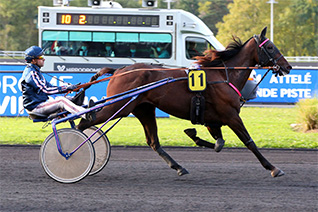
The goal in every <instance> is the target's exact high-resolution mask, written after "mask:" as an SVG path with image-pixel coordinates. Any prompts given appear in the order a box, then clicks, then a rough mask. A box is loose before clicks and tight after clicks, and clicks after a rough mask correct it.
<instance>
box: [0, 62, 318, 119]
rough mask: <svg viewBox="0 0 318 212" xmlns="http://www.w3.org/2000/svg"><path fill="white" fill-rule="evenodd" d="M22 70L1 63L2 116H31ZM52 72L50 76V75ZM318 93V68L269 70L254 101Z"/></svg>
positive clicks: (65, 76)
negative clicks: (26, 108)
mask: <svg viewBox="0 0 318 212" xmlns="http://www.w3.org/2000/svg"><path fill="white" fill-rule="evenodd" d="M15 68H18V69H19V70H15V71H11V70H8V67H5V69H6V70H5V71H2V70H4V69H3V67H2V68H1V65H0V116H17V115H18V114H19V112H20V111H21V113H20V115H22V116H27V113H26V112H25V111H24V110H23V104H22V96H21V88H20V86H19V82H20V79H21V76H22V70H23V69H24V66H19V67H15ZM265 72H266V70H261V69H258V70H257V79H258V80H260V79H261V78H262V76H263V75H264V74H265ZM47 74H49V75H50V76H49V75H47ZM47 74H46V73H44V76H45V78H46V79H47V80H48V81H50V83H52V84H53V85H59V86H62V85H64V83H72V84H77V83H79V82H81V83H85V82H88V81H89V80H90V78H91V77H92V76H93V75H94V73H92V72H80V73H69V72H51V73H47ZM106 87H107V82H102V83H98V84H95V85H93V86H92V87H91V88H89V89H88V90H87V91H86V98H85V102H84V103H85V104H86V103H87V102H88V99H89V98H92V99H93V100H94V101H97V100H100V99H102V98H103V97H104V96H106ZM315 96H318V69H293V70H292V71H291V73H290V74H288V75H286V76H283V77H275V75H273V74H270V73H268V75H267V76H266V77H265V78H264V80H263V81H262V82H261V84H260V85H259V89H258V91H257V98H256V99H253V100H251V101H250V102H254V103H279V104H289V103H296V102H298V101H299V99H304V98H313V97H315ZM156 113H157V117H169V116H168V114H166V113H164V112H162V111H160V110H157V112H156Z"/></svg>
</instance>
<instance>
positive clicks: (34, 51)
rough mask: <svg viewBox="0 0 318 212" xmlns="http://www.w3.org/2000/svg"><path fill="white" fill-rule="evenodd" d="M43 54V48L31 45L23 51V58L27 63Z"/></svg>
mask: <svg viewBox="0 0 318 212" xmlns="http://www.w3.org/2000/svg"><path fill="white" fill-rule="evenodd" d="M41 55H43V49H42V48H40V47H38V46H31V47H29V48H28V49H27V50H25V52H24V59H25V61H26V62H27V63H30V62H31V61H32V59H36V58H37V57H39V56H41Z"/></svg>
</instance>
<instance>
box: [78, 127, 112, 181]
mask: <svg viewBox="0 0 318 212" xmlns="http://www.w3.org/2000/svg"><path fill="white" fill-rule="evenodd" d="M97 129H98V128H97V127H96V126H91V127H90V128H88V129H86V130H84V133H85V134H86V135H87V136H88V137H89V136H90V135H91V134H93V133H94V132H95V131H96V130H97ZM102 134H103V131H102V130H98V131H97V133H96V134H95V135H93V136H92V137H91V138H90V140H91V141H92V143H93V145H94V149H95V163H94V166H93V168H92V170H91V172H90V173H89V174H88V175H90V176H91V175H94V174H97V173H98V172H100V171H101V170H102V169H103V168H104V167H105V166H106V165H107V163H108V161H109V158H110V143H109V140H108V138H107V136H106V135H102ZM101 135H102V137H101V138H100V139H99V140H97V141H95V140H96V139H98V138H99V137H100V136H101Z"/></svg>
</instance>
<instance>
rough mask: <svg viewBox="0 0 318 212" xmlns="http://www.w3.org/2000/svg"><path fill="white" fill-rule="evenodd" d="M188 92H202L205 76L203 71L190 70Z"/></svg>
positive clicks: (204, 87) (204, 85)
mask: <svg viewBox="0 0 318 212" xmlns="http://www.w3.org/2000/svg"><path fill="white" fill-rule="evenodd" d="M188 86H189V89H190V91H204V90H205V89H206V74H205V71H203V70H192V71H189V74H188Z"/></svg>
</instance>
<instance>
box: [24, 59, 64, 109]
mask: <svg viewBox="0 0 318 212" xmlns="http://www.w3.org/2000/svg"><path fill="white" fill-rule="evenodd" d="M21 87H22V96H23V106H24V108H25V109H27V110H29V111H32V110H33V109H34V108H36V107H37V106H38V105H39V104H40V103H42V102H45V101H46V100H47V99H48V98H49V97H48V95H52V94H59V93H64V92H65V91H66V87H65V86H53V85H52V84H51V83H49V82H47V81H46V80H45V78H44V77H43V75H42V73H41V71H40V68H39V67H38V66H36V65H34V64H28V65H27V66H26V67H25V69H24V71H23V75H22V81H21Z"/></svg>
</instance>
